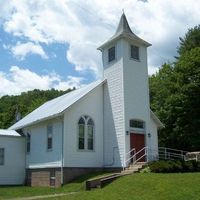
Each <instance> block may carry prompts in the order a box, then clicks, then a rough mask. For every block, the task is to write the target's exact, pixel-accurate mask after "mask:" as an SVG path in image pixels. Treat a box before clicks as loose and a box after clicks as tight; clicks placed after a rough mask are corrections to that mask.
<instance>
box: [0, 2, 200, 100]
mask: <svg viewBox="0 0 200 200" xmlns="http://www.w3.org/2000/svg"><path fill="white" fill-rule="evenodd" d="M197 2H198V1H195V0H184V1H182V0H177V1H173V0H166V1H160V0H149V1H141V0H140V1H139V0H125V1H123V4H122V3H121V1H120V0H115V1H111V0H101V1H98V0H84V1H83V0H79V1H73V0H51V1H48V0H40V1H37V0H31V1H29V0H20V1H19V0H10V1H3V0H0V96H2V95H6V94H9V95H11V94H13V95H17V94H20V93H21V92H23V91H28V90H33V89H35V88H38V89H45V90H46V89H50V88H56V89H62V90H65V89H67V88H69V87H81V86H83V85H85V84H88V83H90V82H92V81H94V80H96V79H98V78H101V75H102V63H101V53H100V52H98V51H97V50H96V48H97V47H98V46H99V45H100V44H102V43H103V42H104V41H105V40H107V39H108V38H109V37H111V36H112V35H113V34H114V32H115V30H116V28H117V25H118V22H119V19H120V16H121V14H122V9H124V10H125V13H126V16H127V19H128V21H129V24H130V26H131V28H132V30H133V32H134V33H136V34H137V35H138V36H139V37H141V38H143V39H145V40H146V41H148V42H150V43H152V45H153V46H152V47H150V48H149V53H148V55H149V56H148V70H149V74H152V73H155V72H156V71H157V70H158V68H159V66H161V65H162V64H163V63H164V62H168V61H173V59H174V56H175V55H176V47H177V46H178V43H179V37H180V36H184V34H185V33H186V32H187V30H188V28H191V27H194V26H195V25H197V24H199V19H200V12H199V10H200V3H198V4H197Z"/></svg>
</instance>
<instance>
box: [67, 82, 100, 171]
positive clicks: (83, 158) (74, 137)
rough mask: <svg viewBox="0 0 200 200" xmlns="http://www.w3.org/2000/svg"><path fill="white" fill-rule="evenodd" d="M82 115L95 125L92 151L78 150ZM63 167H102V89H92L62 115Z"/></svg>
mask: <svg viewBox="0 0 200 200" xmlns="http://www.w3.org/2000/svg"><path fill="white" fill-rule="evenodd" d="M82 115H88V116H90V117H91V118H92V119H93V120H94V123H95V128H94V129H95V131H94V151H88V150H86V151H84V150H78V120H79V119H80V117H81V116H82ZM64 166H65V167H102V166H103V89H102V85H100V86H98V87H97V88H95V89H93V90H92V91H91V92H89V93H88V94H87V95H86V96H85V97H83V98H82V99H80V100H79V101H77V102H76V103H75V104H73V105H72V106H71V107H70V108H68V109H67V110H66V112H65V114H64Z"/></svg>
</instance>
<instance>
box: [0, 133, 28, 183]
mask: <svg viewBox="0 0 200 200" xmlns="http://www.w3.org/2000/svg"><path fill="white" fill-rule="evenodd" d="M0 148H4V151H5V152H4V153H5V154H4V165H0V185H20V184H24V181H25V140H24V138H23V137H19V136H17V137H13V136H0Z"/></svg>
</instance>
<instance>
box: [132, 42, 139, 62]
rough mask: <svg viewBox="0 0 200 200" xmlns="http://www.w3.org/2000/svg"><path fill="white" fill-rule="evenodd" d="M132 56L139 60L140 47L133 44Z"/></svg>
mask: <svg viewBox="0 0 200 200" xmlns="http://www.w3.org/2000/svg"><path fill="white" fill-rule="evenodd" d="M131 58H133V59H135V60H139V59H140V57H139V47H137V46H135V45H131Z"/></svg>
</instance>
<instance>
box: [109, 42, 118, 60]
mask: <svg viewBox="0 0 200 200" xmlns="http://www.w3.org/2000/svg"><path fill="white" fill-rule="evenodd" d="M112 48H114V49H115V58H114V59H113V60H111V61H110V60H109V50H110V49H112ZM107 55H108V63H112V62H114V61H115V60H116V57H117V51H116V45H113V46H111V47H109V48H108V54H107Z"/></svg>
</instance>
